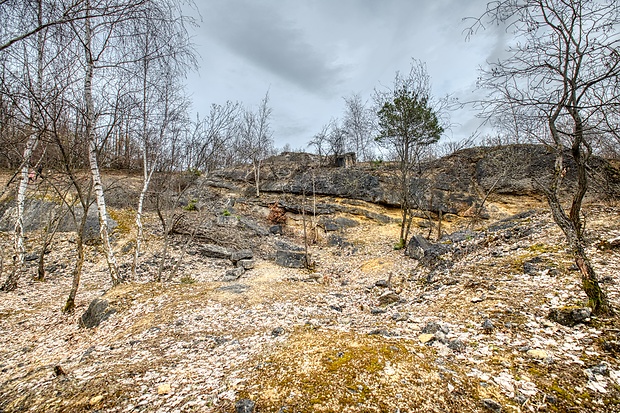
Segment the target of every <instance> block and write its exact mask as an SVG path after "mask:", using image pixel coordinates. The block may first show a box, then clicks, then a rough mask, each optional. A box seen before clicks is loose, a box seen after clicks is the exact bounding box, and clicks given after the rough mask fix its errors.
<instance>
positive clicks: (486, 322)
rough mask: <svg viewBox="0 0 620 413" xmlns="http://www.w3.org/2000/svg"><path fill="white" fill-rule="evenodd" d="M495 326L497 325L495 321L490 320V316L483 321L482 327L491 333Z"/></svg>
mask: <svg viewBox="0 0 620 413" xmlns="http://www.w3.org/2000/svg"><path fill="white" fill-rule="evenodd" d="M494 328H495V325H494V324H493V322H492V321H491V320H489V319H488V318H485V319H484V321H483V322H482V329H483V330H484V332H485V333H487V334H489V333H491V332H492V331H493V329H494Z"/></svg>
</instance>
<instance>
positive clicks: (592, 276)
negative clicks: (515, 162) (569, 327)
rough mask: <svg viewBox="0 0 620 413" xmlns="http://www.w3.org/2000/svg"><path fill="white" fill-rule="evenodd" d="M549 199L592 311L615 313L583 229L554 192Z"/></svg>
mask: <svg viewBox="0 0 620 413" xmlns="http://www.w3.org/2000/svg"><path fill="white" fill-rule="evenodd" d="M550 195H551V196H550ZM547 199H548V201H549V207H550V208H551V212H552V215H553V219H554V221H555V222H556V224H557V225H558V226H559V227H560V229H562V232H564V235H565V236H566V240H567V242H568V246H569V248H570V250H571V254H572V256H573V258H574V259H575V264H577V267H578V268H579V272H580V274H581V286H582V288H583V291H584V292H585V293H586V295H587V296H588V307H590V308H591V309H592V313H594V314H596V315H609V314H613V310H612V308H611V305H610V304H609V300H608V299H607V296H606V295H605V293H604V292H603V290H602V289H601V286H600V285H599V283H598V278H597V277H596V273H595V271H594V268H593V267H592V264H591V263H590V260H589V259H588V257H587V255H586V252H585V249H584V244H585V242H584V239H583V233H582V231H580V230H579V229H578V228H577V227H576V226H575V224H574V223H573V222H572V221H571V220H570V219H569V217H568V216H566V213H565V212H564V210H563V209H562V205H561V204H560V201H559V199H558V198H557V197H556V196H554V195H553V194H547Z"/></svg>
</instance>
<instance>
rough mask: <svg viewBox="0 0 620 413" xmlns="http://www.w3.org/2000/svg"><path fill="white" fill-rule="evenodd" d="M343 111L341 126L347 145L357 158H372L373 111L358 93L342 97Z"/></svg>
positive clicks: (366, 159) (373, 142)
mask: <svg viewBox="0 0 620 413" xmlns="http://www.w3.org/2000/svg"><path fill="white" fill-rule="evenodd" d="M344 102H345V113H344V118H343V121H342V128H343V129H344V132H345V134H346V137H347V140H348V143H349V144H348V146H349V148H351V150H353V151H355V153H356V155H357V159H360V160H362V161H369V160H372V159H373V157H374V149H373V147H374V144H375V141H374V138H373V125H374V122H373V116H374V113H372V111H371V110H370V109H369V108H368V107H367V105H366V103H365V102H363V101H362V97H361V96H360V95H359V94H353V95H351V96H349V97H345V98H344Z"/></svg>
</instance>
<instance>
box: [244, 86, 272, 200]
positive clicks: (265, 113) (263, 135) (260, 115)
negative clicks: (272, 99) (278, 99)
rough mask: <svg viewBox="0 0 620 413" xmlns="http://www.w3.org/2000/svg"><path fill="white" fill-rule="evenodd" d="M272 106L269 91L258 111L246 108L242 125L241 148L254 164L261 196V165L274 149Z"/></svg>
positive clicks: (257, 188)
mask: <svg viewBox="0 0 620 413" xmlns="http://www.w3.org/2000/svg"><path fill="white" fill-rule="evenodd" d="M270 118H271V108H270V107H269V91H267V93H265V97H264V98H263V99H262V100H261V103H260V105H259V106H258V110H257V112H256V113H254V112H252V111H250V110H248V109H246V111H245V112H244V114H243V123H242V126H241V142H240V145H241V147H240V150H241V152H242V153H243V154H244V157H245V158H246V160H247V161H249V162H250V163H251V164H252V170H253V173H254V185H255V188H256V196H257V197H259V196H260V179H261V175H260V174H261V166H262V163H263V160H264V159H265V157H267V156H268V155H269V154H270V153H271V152H272V150H273V137H272V133H271V126H270Z"/></svg>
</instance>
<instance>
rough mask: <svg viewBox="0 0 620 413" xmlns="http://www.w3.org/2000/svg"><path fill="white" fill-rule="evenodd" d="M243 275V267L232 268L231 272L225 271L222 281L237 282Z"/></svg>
mask: <svg viewBox="0 0 620 413" xmlns="http://www.w3.org/2000/svg"><path fill="white" fill-rule="evenodd" d="M244 273H245V269H243V267H237V268H233V269H232V270H228V271H226V274H224V278H223V279H222V281H235V280H238V279H239V277H241V276H242V275H243V274H244Z"/></svg>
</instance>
